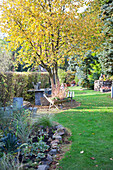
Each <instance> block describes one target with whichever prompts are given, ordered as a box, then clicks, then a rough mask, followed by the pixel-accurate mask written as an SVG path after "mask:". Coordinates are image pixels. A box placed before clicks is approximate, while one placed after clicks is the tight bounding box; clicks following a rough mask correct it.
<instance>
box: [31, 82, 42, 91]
mask: <svg viewBox="0 0 113 170" xmlns="http://www.w3.org/2000/svg"><path fill="white" fill-rule="evenodd" d="M32 84H33V86H34V89H35V90H39V89H40V85H41V82H38V83H36V85H35V84H34V82H32Z"/></svg>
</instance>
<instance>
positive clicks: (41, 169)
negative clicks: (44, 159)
mask: <svg viewBox="0 0 113 170" xmlns="http://www.w3.org/2000/svg"><path fill="white" fill-rule="evenodd" d="M48 169H49V166H48V165H39V166H38V169H37V170H48Z"/></svg>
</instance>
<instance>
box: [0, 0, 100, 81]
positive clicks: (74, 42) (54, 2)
mask: <svg viewBox="0 0 113 170" xmlns="http://www.w3.org/2000/svg"><path fill="white" fill-rule="evenodd" d="M84 4H85V5H87V6H88V8H87V10H86V11H85V12H84V13H78V9H79V8H80V7H83V6H84ZM99 9H100V7H99V6H98V1H96V0H95V2H94V1H93V2H92V1H88V2H87V3H86V2H84V1H83V0H81V1H76V0H62V1H61V0H15V1H12V0H7V1H4V0H3V3H2V5H1V10H2V12H1V13H2V14H1V18H0V21H1V24H0V25H1V27H0V28H1V30H2V32H6V33H7V34H8V37H7V41H8V42H9V44H10V46H9V47H10V50H15V49H17V48H18V47H19V46H20V45H21V46H22V48H21V50H20V53H19V55H18V56H16V61H19V62H21V63H23V62H24V63H26V64H27V65H31V63H33V65H37V64H38V65H39V64H40V65H41V66H42V67H44V68H45V69H46V70H47V71H48V72H49V74H50V77H51V82H52V83H53V76H54V75H55V76H56V79H58V74H57V68H58V64H59V63H63V61H64V56H65V55H67V54H68V55H73V54H74V53H81V54H82V53H83V52H84V51H85V50H89V49H92V50H96V47H98V46H99V44H100V42H101V41H102V34H101V24H102V22H100V18H99V17H98V15H99V11H100V10H99Z"/></svg>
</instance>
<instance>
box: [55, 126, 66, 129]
mask: <svg viewBox="0 0 113 170" xmlns="http://www.w3.org/2000/svg"><path fill="white" fill-rule="evenodd" d="M56 128H57V129H65V128H64V127H63V126H62V125H58V126H56Z"/></svg>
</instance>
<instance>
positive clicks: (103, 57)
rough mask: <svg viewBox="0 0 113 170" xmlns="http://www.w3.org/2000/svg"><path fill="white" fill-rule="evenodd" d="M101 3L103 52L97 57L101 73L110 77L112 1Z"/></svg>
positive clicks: (112, 66)
mask: <svg viewBox="0 0 113 170" xmlns="http://www.w3.org/2000/svg"><path fill="white" fill-rule="evenodd" d="M101 3H102V19H103V21H104V26H103V32H104V34H105V41H104V43H103V48H104V50H103V51H102V52H101V54H100V55H99V58H100V62H101V66H102V72H103V73H104V74H106V75H108V76H110V75H113V14H112V11H113V1H112V0H102V1H101Z"/></svg>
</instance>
